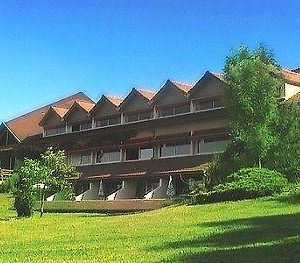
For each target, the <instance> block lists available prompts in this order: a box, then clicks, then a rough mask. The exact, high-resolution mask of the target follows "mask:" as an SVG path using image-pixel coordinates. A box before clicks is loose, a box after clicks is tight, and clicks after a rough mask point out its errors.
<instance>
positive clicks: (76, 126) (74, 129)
mask: <svg viewBox="0 0 300 263" xmlns="http://www.w3.org/2000/svg"><path fill="white" fill-rule="evenodd" d="M89 129H92V122H86V123H76V124H72V132H78V131H84V130H89Z"/></svg>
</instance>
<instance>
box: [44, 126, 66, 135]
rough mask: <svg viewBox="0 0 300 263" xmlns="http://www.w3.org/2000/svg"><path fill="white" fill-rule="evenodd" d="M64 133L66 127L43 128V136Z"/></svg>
mask: <svg viewBox="0 0 300 263" xmlns="http://www.w3.org/2000/svg"><path fill="white" fill-rule="evenodd" d="M63 133H66V126H60V127H56V128H45V136H53V135H59V134H63Z"/></svg>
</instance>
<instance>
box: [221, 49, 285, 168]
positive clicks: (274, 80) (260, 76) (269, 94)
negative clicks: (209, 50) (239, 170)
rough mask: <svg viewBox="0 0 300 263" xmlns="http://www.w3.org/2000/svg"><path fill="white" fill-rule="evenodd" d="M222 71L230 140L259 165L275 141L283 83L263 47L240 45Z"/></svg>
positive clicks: (271, 55)
mask: <svg viewBox="0 0 300 263" xmlns="http://www.w3.org/2000/svg"><path fill="white" fill-rule="evenodd" d="M224 73H225V80H226V82H227V86H226V94H227V98H226V102H227V109H228V117H229V120H230V137H231V141H232V142H238V143H242V144H244V147H245V149H246V152H247V154H249V156H251V158H252V159H253V158H254V159H255V160H256V163H257V164H258V166H259V167H261V166H262V160H264V159H265V157H266V155H267V152H268V151H269V149H270V148H271V147H272V146H273V145H274V144H275V143H276V133H275V132H274V130H273V126H274V123H275V122H276V119H277V116H278V101H279V99H280V95H281V91H282V87H283V85H284V83H283V80H282V77H281V74H280V67H279V66H278V64H277V63H276V60H275V58H274V56H273V54H272V53H271V52H270V51H269V50H267V49H266V48H265V47H264V46H259V47H258V48H257V49H256V50H254V51H251V50H250V49H249V48H247V47H241V48H239V49H238V50H237V51H235V52H233V53H232V54H231V55H230V56H229V57H227V59H226V62H225V68H224Z"/></svg>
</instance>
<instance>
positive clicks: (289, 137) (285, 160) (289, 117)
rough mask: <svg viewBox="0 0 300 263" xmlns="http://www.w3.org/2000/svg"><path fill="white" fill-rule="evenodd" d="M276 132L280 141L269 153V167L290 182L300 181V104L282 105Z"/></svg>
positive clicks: (289, 103) (288, 102) (289, 102)
mask: <svg viewBox="0 0 300 263" xmlns="http://www.w3.org/2000/svg"><path fill="white" fill-rule="evenodd" d="M274 130H275V132H276V133H277V134H278V140H277V142H276V144H275V145H274V147H272V148H271V150H270V152H269V158H268V165H269V166H270V167H272V168H274V169H276V170H278V171H280V172H282V173H284V174H286V175H287V177H288V178H289V180H290V181H299V179H300V144H299V138H300V104H297V103H296V102H291V101H287V102H285V103H284V104H282V105H280V107H279V118H278V121H277V123H276V125H275V127H274Z"/></svg>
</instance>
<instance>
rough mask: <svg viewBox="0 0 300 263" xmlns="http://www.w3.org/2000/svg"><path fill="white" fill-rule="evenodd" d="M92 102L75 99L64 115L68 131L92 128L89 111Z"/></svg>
mask: <svg viewBox="0 0 300 263" xmlns="http://www.w3.org/2000/svg"><path fill="white" fill-rule="evenodd" d="M94 105H95V104H94V103H91V102H86V101H75V102H74V103H73V105H72V106H71V108H70V109H69V110H68V111H67V112H66V114H65V115H64V120H65V122H66V123H67V126H68V131H69V132H76V131H82V130H88V129H91V128H92V119H91V117H90V114H89V113H90V111H91V110H92V108H93V107H94Z"/></svg>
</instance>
